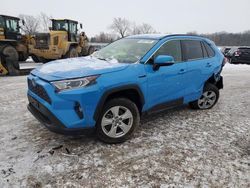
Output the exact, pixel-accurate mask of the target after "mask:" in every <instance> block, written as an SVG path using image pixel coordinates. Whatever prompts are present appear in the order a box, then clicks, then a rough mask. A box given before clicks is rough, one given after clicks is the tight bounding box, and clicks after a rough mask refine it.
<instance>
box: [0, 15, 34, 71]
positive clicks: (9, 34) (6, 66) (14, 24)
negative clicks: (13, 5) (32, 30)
mask: <svg viewBox="0 0 250 188" xmlns="http://www.w3.org/2000/svg"><path fill="white" fill-rule="evenodd" d="M19 22H20V19H19V18H17V17H13V16H6V15H0V53H1V54H2V55H1V64H0V68H1V70H2V71H1V72H2V73H1V72H0V75H1V74H3V73H6V71H8V73H9V74H10V75H18V74H19V69H20V68H19V61H26V59H27V58H28V57H29V52H28V43H29V41H28V40H29V39H28V38H29V37H28V36H24V35H22V34H21V33H20V26H19ZM23 24H24V22H23ZM3 70H6V71H3Z"/></svg>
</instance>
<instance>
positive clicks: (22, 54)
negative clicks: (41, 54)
mask: <svg viewBox="0 0 250 188" xmlns="http://www.w3.org/2000/svg"><path fill="white" fill-rule="evenodd" d="M28 58H29V54H28V53H25V52H20V53H19V61H26V60H27V59H28Z"/></svg>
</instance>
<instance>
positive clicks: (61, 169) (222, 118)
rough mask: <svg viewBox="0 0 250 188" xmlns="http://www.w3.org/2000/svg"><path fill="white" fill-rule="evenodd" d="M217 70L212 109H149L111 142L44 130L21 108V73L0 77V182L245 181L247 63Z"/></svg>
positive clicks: (249, 103) (248, 158) (248, 170)
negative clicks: (128, 133) (122, 138)
mask: <svg viewBox="0 0 250 188" xmlns="http://www.w3.org/2000/svg"><path fill="white" fill-rule="evenodd" d="M223 76H224V85H225V86H224V89H223V90H222V91H221V93H220V94H221V97H220V100H219V102H218V104H217V105H216V106H215V107H214V108H213V109H211V110H208V111H195V110H191V109H190V108H189V107H187V106H184V107H180V108H178V109H173V110H169V111H167V112H164V113H161V114H158V115H154V116H149V117H147V118H145V119H143V120H142V122H141V125H140V127H139V129H138V130H137V131H136V133H135V135H134V137H133V138H132V139H131V140H129V141H127V142H125V143H123V144H117V145H107V144H104V143H101V142H99V141H98V140H97V139H96V138H95V137H94V136H89V137H86V136H82V137H66V136H63V135H58V134H55V133H52V132H50V131H48V130H47V129H45V128H44V127H43V126H42V125H41V124H40V123H39V122H38V121H37V120H36V119H34V117H33V116H32V115H31V114H30V113H29V112H28V111H27V109H26V105H27V98H26V90H27V85H26V76H20V77H0V81H1V90H0V102H1V104H0V132H1V137H0V187H62V185H65V187H67V186H68V187H80V186H84V187H160V186H162V187H168V186H170V187H173V186H175V187H186V186H189V187H250V66H247V65H230V64H228V65H226V67H225V68H224V71H223Z"/></svg>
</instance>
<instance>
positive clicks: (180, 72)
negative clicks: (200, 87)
mask: <svg viewBox="0 0 250 188" xmlns="http://www.w3.org/2000/svg"><path fill="white" fill-rule="evenodd" d="M185 72H186V71H185V69H181V70H180V71H179V73H178V74H183V73H185Z"/></svg>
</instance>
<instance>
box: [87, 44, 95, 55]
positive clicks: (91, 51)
mask: <svg viewBox="0 0 250 188" xmlns="http://www.w3.org/2000/svg"><path fill="white" fill-rule="evenodd" d="M94 52H95V48H94V47H93V46H90V47H89V50H88V55H91V54H93V53H94Z"/></svg>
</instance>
